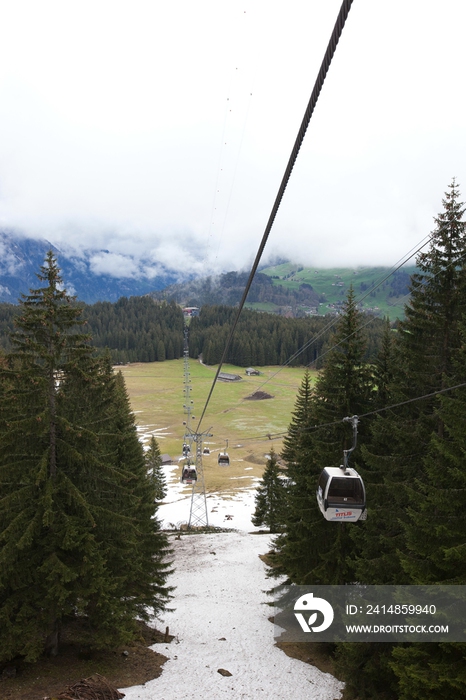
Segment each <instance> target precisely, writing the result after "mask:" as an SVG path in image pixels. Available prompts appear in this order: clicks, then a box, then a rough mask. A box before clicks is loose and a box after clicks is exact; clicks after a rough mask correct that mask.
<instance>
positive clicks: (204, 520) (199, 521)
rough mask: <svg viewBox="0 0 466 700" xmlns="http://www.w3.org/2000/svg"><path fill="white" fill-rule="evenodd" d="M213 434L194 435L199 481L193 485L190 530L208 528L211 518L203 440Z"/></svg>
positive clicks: (206, 432)
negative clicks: (205, 475) (207, 496)
mask: <svg viewBox="0 0 466 700" xmlns="http://www.w3.org/2000/svg"><path fill="white" fill-rule="evenodd" d="M211 436H212V433H209V432H208V431H205V432H203V433H193V434H192V440H193V442H194V443H195V445H196V473H197V479H196V481H195V482H194V483H193V488H192V492H191V509H190V512H189V521H188V528H191V527H208V526H209V516H208V514H207V498H206V493H205V482H204V467H203V465H202V440H203V438H204V437H211Z"/></svg>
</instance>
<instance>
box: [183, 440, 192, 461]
mask: <svg viewBox="0 0 466 700" xmlns="http://www.w3.org/2000/svg"><path fill="white" fill-rule="evenodd" d="M190 453H191V448H190V446H189V445H188V443H187V442H185V443H183V456H184V457H187V456H188V455H189V454H190Z"/></svg>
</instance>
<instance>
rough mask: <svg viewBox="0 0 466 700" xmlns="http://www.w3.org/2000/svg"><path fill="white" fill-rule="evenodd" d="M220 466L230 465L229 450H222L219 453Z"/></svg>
mask: <svg viewBox="0 0 466 700" xmlns="http://www.w3.org/2000/svg"><path fill="white" fill-rule="evenodd" d="M217 461H218V466H219V467H229V466H230V458H229V456H228V452H220V453H219V455H218V460H217Z"/></svg>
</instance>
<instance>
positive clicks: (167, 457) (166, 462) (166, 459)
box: [160, 454, 172, 465]
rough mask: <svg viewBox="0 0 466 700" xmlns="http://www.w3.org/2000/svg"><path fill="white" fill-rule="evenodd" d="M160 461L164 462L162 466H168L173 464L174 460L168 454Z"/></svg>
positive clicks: (162, 456)
mask: <svg viewBox="0 0 466 700" xmlns="http://www.w3.org/2000/svg"><path fill="white" fill-rule="evenodd" d="M160 459H161V460H162V465H166V464H171V463H172V458H171V457H170V455H167V454H165V455H161V457H160Z"/></svg>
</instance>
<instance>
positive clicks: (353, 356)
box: [256, 181, 466, 700]
mask: <svg viewBox="0 0 466 700" xmlns="http://www.w3.org/2000/svg"><path fill="white" fill-rule="evenodd" d="M443 206H444V208H443V211H442V212H441V213H440V214H439V215H438V216H437V217H436V219H435V229H434V231H433V232H432V236H431V239H430V243H429V247H428V250H427V251H426V252H423V253H421V254H420V255H419V256H418V260H417V264H418V267H419V270H420V271H419V273H417V274H415V275H414V276H413V277H412V280H411V301H410V303H409V305H408V306H407V308H406V317H405V320H403V321H402V322H400V323H399V325H398V328H397V330H396V332H394V331H393V330H392V329H390V326H389V325H388V324H387V325H386V326H385V329H384V333H383V337H382V342H381V346H380V349H379V351H378V353H377V355H376V357H375V359H374V361H371V362H367V360H366V357H365V353H366V345H367V337H366V334H365V332H364V330H363V323H362V319H361V317H360V313H359V312H358V310H357V308H356V305H355V303H354V295H353V294H352V293H351V292H350V294H349V295H348V298H347V304H346V313H345V315H344V316H342V317H341V318H340V319H339V322H338V325H337V327H336V330H335V335H334V337H333V338H332V340H331V343H330V344H331V350H330V352H329V353H328V355H327V358H326V361H325V364H324V367H323V369H322V371H321V372H320V373H319V376H318V379H317V381H316V382H315V383H314V385H312V386H311V384H310V380H309V375H308V374H306V375H305V377H304V379H303V382H302V385H301V388H300V390H299V393H298V396H297V398H296V403H295V410H294V413H293V417H292V420H291V423H290V426H289V430H288V435H287V437H286V438H285V440H284V449H283V452H282V459H283V460H284V464H285V467H284V472H285V474H286V476H287V480H286V483H287V489H286V493H285V495H284V496H283V498H284V499H285V505H286V507H285V508H284V507H283V504H282V505H280V506H279V508H278V512H279V514H280V518H281V523H280V528H279V529H278V530H277V531H278V534H277V536H276V538H275V544H274V551H273V554H272V561H273V565H272V566H271V568H270V575H271V576H272V577H278V576H282V575H284V576H286V577H287V579H288V580H289V581H290V582H292V583H295V584H301V585H308V584H349V583H354V582H359V583H362V584H380V585H381V584H385V585H396V584H449V585H452V584H456V585H465V584H466V557H465V546H466V517H465V508H464V504H465V499H466V476H465V470H464V461H465V455H466V431H465V428H464V426H465V424H466V236H465V223H464V221H463V216H464V212H465V207H464V205H463V203H462V202H460V193H459V191H458V188H457V186H456V184H455V182H454V181H453V183H452V184H451V185H450V187H449V190H448V191H447V193H446V194H445V198H444V200H443ZM455 387H456V388H455ZM351 415H359V416H364V418H361V420H360V423H359V436H358V443H359V449H358V450H357V451H356V452H355V453H354V455H353V456H352V465H353V466H354V467H355V468H356V469H357V471H358V472H359V473H360V474H361V475H362V477H363V479H364V482H365V486H366V491H367V505H368V516H367V520H366V521H364V522H358V523H338V524H335V523H329V522H327V521H326V520H325V519H324V518H323V517H322V515H321V513H320V511H319V509H318V508H317V506H316V503H315V490H316V483H317V479H318V477H319V474H320V473H321V471H322V468H323V467H325V466H328V465H332V464H333V465H335V466H337V465H338V464H339V463H340V462H341V455H342V451H343V449H347V448H348V447H349V446H350V445H351V439H352V438H351V430H350V427H349V426H348V425H346V424H345V423H343V422H342V418H343V417H345V416H351ZM319 425H322V426H323V427H321V428H319ZM270 472H271V467H269V469H268V475H269V476H270ZM266 485H267V484H266V479H265V476H264V480H263V484H262V494H263V492H264V487H265V486H266ZM274 495H275V497H276V495H277V491H276V489H275V490H274ZM256 505H257V508H256V516H257V517H262V516H261V514H262V513H267V510H266V508H264V503H263V498H261V492H259V493H258V499H256ZM263 517H264V518H265V517H266V516H265V515H264V516H263ZM267 517H269V518H270V515H269V514H268V513H267ZM333 653H334V654H335V657H336V660H337V668H338V670H339V673H340V674H341V677H342V678H343V679H344V680H345V682H346V690H345V693H346V695H345V697H348V698H358V699H359V700H372V699H373V698H377V699H378V700H395V699H399V700H439V698H442V700H453V699H454V698H455V699H456V698H459V697H466V675H465V671H464V669H465V667H466V645H465V644H462V643H454V644H453V643H449V644H436V643H428V644H420V643H416V644H412V643H411V644H410V643H403V644H380V643H377V644H369V643H359V644H355V643H353V644H336V645H335V646H334V649H333Z"/></svg>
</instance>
